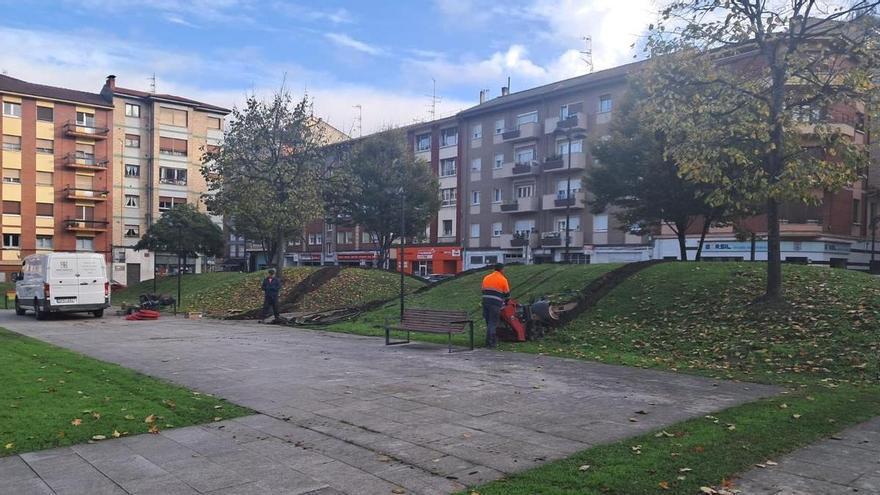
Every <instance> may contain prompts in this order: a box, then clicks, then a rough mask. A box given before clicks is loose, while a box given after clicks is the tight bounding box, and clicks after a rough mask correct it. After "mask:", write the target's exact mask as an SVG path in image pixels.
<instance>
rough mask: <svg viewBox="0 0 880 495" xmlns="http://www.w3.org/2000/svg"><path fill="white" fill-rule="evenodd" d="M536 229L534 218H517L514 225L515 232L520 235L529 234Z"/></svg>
mask: <svg viewBox="0 0 880 495" xmlns="http://www.w3.org/2000/svg"><path fill="white" fill-rule="evenodd" d="M534 230H535V221H534V220H517V221H516V223H515V224H514V226H513V232H514V233H515V234H516V235H519V236H528V235H529V234H531V233H532V231H534Z"/></svg>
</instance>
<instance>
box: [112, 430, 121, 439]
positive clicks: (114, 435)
mask: <svg viewBox="0 0 880 495" xmlns="http://www.w3.org/2000/svg"><path fill="white" fill-rule="evenodd" d="M112 435H113V438H119V437H121V436H122V433H119V432H118V431H116V430H113V433H112Z"/></svg>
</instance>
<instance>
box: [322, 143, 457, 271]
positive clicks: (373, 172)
mask: <svg viewBox="0 0 880 495" xmlns="http://www.w3.org/2000/svg"><path fill="white" fill-rule="evenodd" d="M337 153H338V160H339V167H338V168H337V170H335V171H334V177H335V178H336V180H338V181H340V182H342V183H344V184H345V187H344V188H334V189H332V190H331V191H332V194H330V199H329V200H328V203H329V208H328V210H329V212H330V215H331V217H332V218H333V219H334V220H333V221H334V222H336V223H343V224H349V225H354V224H356V225H360V226H361V228H363V229H364V231H365V232H368V233H369V234H370V235H371V237H372V238H373V239H374V241H375V242H376V245H377V250H376V251H377V257H378V263H379V266H382V267H384V266H387V261H388V255H389V253H390V250H391V246H392V244H393V243H394V241H395V240H397V239H399V238H400V234H401V232H400V216H401V200H403V206H404V211H403V216H404V219H405V225H404V226H405V229H406V232H405V233H406V234H407V237H409V238H413V237H418V236H420V235H422V234H423V233H424V231H425V228H426V227H427V226H428V223H429V222H430V221H431V218H432V217H433V216H434V214H436V213H437V210H438V208H439V206H440V189H439V183H438V180H437V178H436V177H435V176H434V174H433V173H432V172H431V168H430V165H429V164H428V163H427V162H425V161H423V160H418V159H416V158H415V156H414V154H413V152H412V150H411V149H410V147H409V146H407V144H406V137H405V135H404V134H403V132H401V131H399V130H389V131H385V132H381V133H378V134H375V135H372V136H368V137H366V138H364V139H362V140H359V141H356V142H354V143H350V144H347V145H345V146H344V147H342V148H338V149H337Z"/></svg>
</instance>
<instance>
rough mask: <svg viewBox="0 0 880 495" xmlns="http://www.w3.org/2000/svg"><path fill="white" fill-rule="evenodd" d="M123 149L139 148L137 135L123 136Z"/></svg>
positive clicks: (139, 139) (139, 140)
mask: <svg viewBox="0 0 880 495" xmlns="http://www.w3.org/2000/svg"><path fill="white" fill-rule="evenodd" d="M125 147H126V148H140V147H141V137H140V136H139V135H137V134H126V135H125Z"/></svg>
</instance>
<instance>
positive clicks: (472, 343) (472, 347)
mask: <svg viewBox="0 0 880 495" xmlns="http://www.w3.org/2000/svg"><path fill="white" fill-rule="evenodd" d="M469 325H470V327H471V350H474V322H470V323H469Z"/></svg>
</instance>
